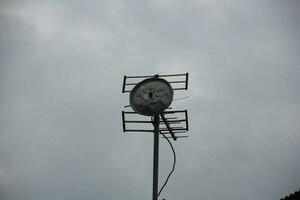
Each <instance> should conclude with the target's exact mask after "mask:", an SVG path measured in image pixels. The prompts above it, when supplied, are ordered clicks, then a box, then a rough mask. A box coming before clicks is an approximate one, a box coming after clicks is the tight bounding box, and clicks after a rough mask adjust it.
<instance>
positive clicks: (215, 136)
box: [0, 0, 300, 200]
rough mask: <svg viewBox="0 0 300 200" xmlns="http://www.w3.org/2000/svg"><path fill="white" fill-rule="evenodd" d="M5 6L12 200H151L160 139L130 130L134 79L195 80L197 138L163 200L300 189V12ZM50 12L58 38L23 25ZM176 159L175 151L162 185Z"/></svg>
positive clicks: (5, 149)
mask: <svg viewBox="0 0 300 200" xmlns="http://www.w3.org/2000/svg"><path fill="white" fill-rule="evenodd" d="M1 4H2V6H1V9H0V11H1V12H0V26H1V34H0V42H1V47H0V52H1V54H0V58H1V60H0V63H1V67H0V72H1V74H0V77H1V79H0V83H1V84H0V92H1V96H0V102H1V104H0V107H1V114H0V127H1V128H0V130H1V131H0V198H1V199H3V200H10V199H13V200H19V199H25V200H26V199H28V200H35V199H45V200H48V199H49V200H52V199H63V200H66V199H72V200H73V199H108V200H109V199H121V198H122V199H146V198H149V199H150V197H151V181H152V179H151V178H152V136H151V135H148V134H124V133H122V132H121V131H122V130H121V117H120V112H121V110H122V109H123V106H124V105H126V104H128V97H127V96H126V95H123V94H121V84H122V76H123V75H124V74H128V75H134V74H155V73H160V72H163V73H173V72H175V73H176V72H186V71H188V72H190V76H191V78H190V81H191V82H190V89H189V91H188V92H187V93H177V94H176V95H177V96H184V95H189V96H190V98H189V99H186V100H184V101H176V102H174V105H173V107H176V108H183V109H185V108H187V109H188V110H189V116H190V125H191V131H190V132H189V134H190V137H189V138H188V139H185V140H181V141H178V142H176V143H174V145H175V147H176V150H177V156H178V162H177V168H176V171H175V174H174V175H173V176H172V177H171V179H170V182H169V184H168V185H167V187H166V189H165V192H164V193H163V194H162V195H163V196H162V197H166V198H167V199H174V200H176V199H218V198H219V199H220V198H221V199H245V200H248V199H249V200H250V199H264V200H268V199H270V200H271V199H280V198H281V197H282V196H284V195H286V194H288V193H290V192H293V191H294V190H296V189H299V187H300V182H299V180H300V177H299V172H298V169H299V166H300V162H299V161H298V160H299V159H297V158H298V154H297V152H298V151H299V147H298V146H299V145H298V144H299V139H300V137H299V134H298V132H299V128H300V127H299V123H298V121H299V117H300V116H299V115H300V110H299V109H300V107H299V97H300V95H299V90H298V85H299V78H298V77H299V73H300V68H299V58H298V55H297V54H298V52H299V47H300V45H299V42H298V35H299V34H298V32H299V25H298V23H297V19H298V18H299V12H298V10H299V4H298V2H297V1H287V2H283V1H272V2H271V1H251V2H246V1H233V0H232V1H226V2H215V1H204V0H199V1H196V0H195V1H188V2H186V1H166V2H159V1H127V2H123V1H109V2H108V1H107V2H106V1H103V2H99V1H89V2H86V3H83V2H81V1H64V2H61V1H51V2H47V1H43V2H39V3H37V2H34V1H22V3H20V2H18V1H2V2H1ZM36 4H38V5H39V6H40V7H41V8H43V9H44V10H45V11H47V12H48V13H47V14H48V18H49V19H48V18H47V17H45V16H46V13H45V15H41V13H39V12H37V13H35V15H32V16H40V15H41V16H42V18H41V19H44V20H49V23H50V22H51V23H53V26H45V27H44V26H42V27H38V26H39V25H41V24H39V23H40V21H33V22H32V23H29V21H28V19H27V18H26V20H27V21H26V20H24V18H22V17H20V15H11V14H9V13H10V12H9V11H10V10H12V9H14V8H18V9H22V8H24V9H25V8H26V9H29V8H28V7H30V6H32V5H33V6H34V5H36ZM40 7H34V9H37V8H40ZM47 9H49V10H47ZM15 11H16V10H15ZM27 12H33V11H32V10H29V11H27ZM32 16H31V15H30V16H29V17H32ZM43 17H45V18H43ZM52 17H53V20H54V21H51V20H52ZM30 19H31V20H34V19H35V18H34V17H33V18H30ZM55 20H56V21H55ZM45 23H46V22H45ZM46 25H47V24H46ZM39 28H40V29H39ZM43 28H44V29H45V31H46V32H43V31H44V29H43ZM52 29H53V30H52ZM171 156H172V154H171V152H170V149H169V147H168V145H167V143H165V141H161V161H160V167H161V169H160V170H161V173H160V182H162V181H163V180H164V178H165V176H166V175H167V173H168V172H169V170H170V167H171Z"/></svg>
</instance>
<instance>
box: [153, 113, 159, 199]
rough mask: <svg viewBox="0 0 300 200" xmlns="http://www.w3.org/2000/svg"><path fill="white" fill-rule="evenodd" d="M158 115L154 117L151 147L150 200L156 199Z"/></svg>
mask: <svg viewBox="0 0 300 200" xmlns="http://www.w3.org/2000/svg"><path fill="white" fill-rule="evenodd" d="M159 121H160V119H159V115H154V122H153V125H154V146H153V193H152V200H157V198H158V196H157V195H158V159H159Z"/></svg>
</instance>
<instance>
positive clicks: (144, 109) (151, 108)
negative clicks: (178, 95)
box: [122, 73, 189, 200]
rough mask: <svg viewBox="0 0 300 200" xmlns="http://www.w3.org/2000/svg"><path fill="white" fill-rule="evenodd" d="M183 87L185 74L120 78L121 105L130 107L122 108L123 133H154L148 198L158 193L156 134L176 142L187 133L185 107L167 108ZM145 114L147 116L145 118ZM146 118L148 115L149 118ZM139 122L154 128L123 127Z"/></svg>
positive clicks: (157, 137)
mask: <svg viewBox="0 0 300 200" xmlns="http://www.w3.org/2000/svg"><path fill="white" fill-rule="evenodd" d="M187 89H188V73H185V74H169V75H154V76H124V79H123V87H122V93H130V95H129V103H130V105H129V106H125V107H130V108H131V109H132V110H133V111H122V122H123V132H153V133H154V141H153V192H152V200H157V198H158V195H159V193H158V162H159V135H160V134H163V136H164V137H165V138H166V139H167V140H168V138H173V140H174V141H176V140H177V138H183V137H188V136H186V135H178V134H182V133H185V132H187V131H188V129H189V128H188V117H187V110H172V108H170V107H169V106H170V105H171V103H172V101H173V96H174V91H175V90H187ZM167 109H168V110H167ZM128 115H131V116H132V115H134V116H135V117H136V118H137V119H136V120H127V119H126V117H127V116H128ZM141 117H143V119H138V118H141ZM145 117H148V118H146V119H145ZM149 117H151V119H150V120H149ZM131 118H132V117H131ZM141 123H142V124H145V125H149V124H150V125H151V124H152V125H153V127H154V129H150V128H147V129H138V128H127V126H128V125H129V124H130V125H131V127H132V125H133V124H141ZM160 125H162V126H160ZM165 134H170V137H166V136H165ZM170 144H171V143H170ZM174 153H175V152H174ZM171 173H172V172H171ZM171 173H170V175H171ZM168 178H169V177H168ZM167 180H168V179H167ZM166 182H167V181H166ZM161 190H162V189H161Z"/></svg>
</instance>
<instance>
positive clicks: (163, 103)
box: [129, 76, 174, 116]
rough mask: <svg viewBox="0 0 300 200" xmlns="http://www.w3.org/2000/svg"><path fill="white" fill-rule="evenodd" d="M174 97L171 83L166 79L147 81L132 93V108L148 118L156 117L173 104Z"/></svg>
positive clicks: (136, 87)
mask: <svg viewBox="0 0 300 200" xmlns="http://www.w3.org/2000/svg"><path fill="white" fill-rule="evenodd" d="M173 96H174V92H173V89H172V87H171V85H170V83H169V82H168V81H166V80H164V79H161V78H158V77H157V76H156V77H154V78H149V79H145V80H143V81H141V82H139V83H138V84H136V85H135V87H134V88H133V89H132V91H131V92H130V97H129V101H130V106H131V107H132V109H133V110H134V111H135V112H137V113H139V114H141V115H146V116H154V115H157V114H160V113H162V112H163V111H164V110H166V109H167V108H168V107H169V106H170V104H171V103H172V100H173Z"/></svg>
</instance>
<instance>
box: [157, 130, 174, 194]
mask: <svg viewBox="0 0 300 200" xmlns="http://www.w3.org/2000/svg"><path fill="white" fill-rule="evenodd" d="M159 132H160V134H162V135H163V136H164V138H165V139H166V140H167V141H168V143H169V144H170V147H171V149H172V152H173V156H174V161H173V167H172V170H171V171H170V173H169V175H168V177H167V179H166V181H165V183H164V184H163V186H162V187H161V188H160V190H159V193H158V195H157V196H159V195H160V193H161V192H162V190H163V189H164V187H165V186H166V185H167V183H168V181H169V178H170V176H171V175H172V173H173V172H174V171H175V165H176V153H175V149H174V147H173V145H172V143H171V141H170V140H169V138H168V137H167V136H165V134H164V133H162V132H161V131H159Z"/></svg>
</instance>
